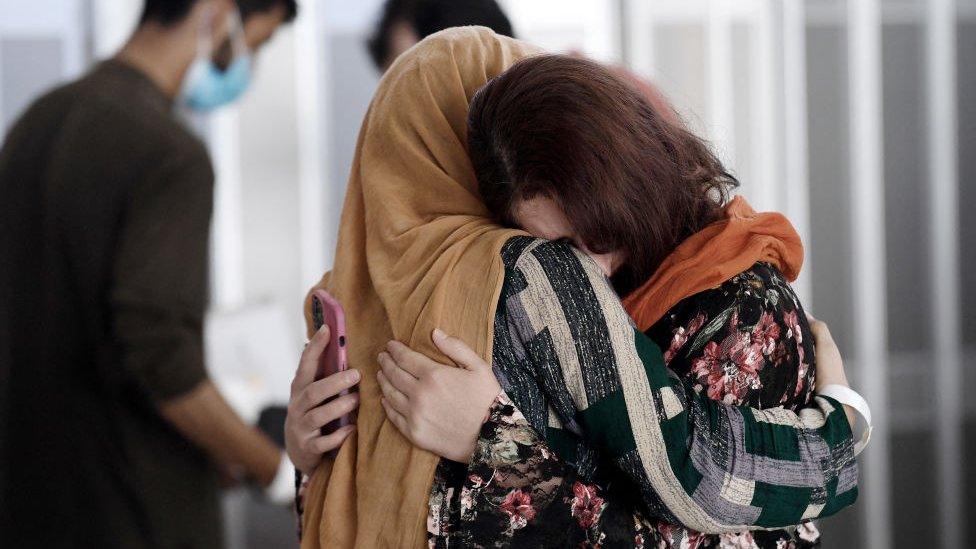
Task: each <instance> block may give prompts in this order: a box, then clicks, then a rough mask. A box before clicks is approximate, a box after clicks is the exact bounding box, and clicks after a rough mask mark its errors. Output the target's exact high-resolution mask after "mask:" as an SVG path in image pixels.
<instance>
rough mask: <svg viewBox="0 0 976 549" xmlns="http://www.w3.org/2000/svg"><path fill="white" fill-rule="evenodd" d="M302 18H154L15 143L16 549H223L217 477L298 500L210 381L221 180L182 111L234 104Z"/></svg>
mask: <svg viewBox="0 0 976 549" xmlns="http://www.w3.org/2000/svg"><path fill="white" fill-rule="evenodd" d="M296 11H297V6H296V2H295V0H238V1H237V2H233V1H231V0H147V1H146V4H145V7H144V10H143V13H142V17H141V20H140V22H139V25H138V27H137V28H136V30H135V31H134V33H133V35H132V36H131V37H130V39H129V40H128V42H127V43H126V44H125V45H124V46H123V48H122V49H121V51H119V53H118V54H117V55H116V56H115V57H114V58H112V59H109V60H107V61H105V62H103V63H101V64H99V65H98V66H97V67H95V68H94V69H93V70H92V71H91V72H90V73H89V74H87V75H85V76H84V77H82V78H81V79H79V80H78V81H75V82H72V83H69V84H67V85H65V86H62V87H60V88H58V89H55V90H53V91H51V92H50V93H48V94H46V95H45V96H44V97H42V98H40V99H38V100H37V101H36V102H35V103H34V104H33V105H32V106H31V107H30V108H29V109H28V110H27V112H26V113H25V114H24V115H23V117H22V118H21V119H20V120H19V121H18V122H17V123H16V124H15V125H14V126H13V128H12V130H11V132H10V133H9V135H8V136H7V138H6V142H5V144H4V146H3V149H2V151H0V196H2V198H0V204H2V207H0V209H2V211H0V224H2V227H0V234H3V237H2V238H3V240H2V242H0V256H2V257H3V262H4V269H3V278H4V279H3V280H2V281H0V282H2V288H3V292H5V293H4V294H2V295H0V312H2V314H3V315H5V317H4V318H0V326H3V327H4V332H5V333H4V334H3V337H4V338H5V339H6V340H7V342H6V346H5V348H4V357H3V358H4V359H5V360H6V361H8V365H7V366H6V367H5V370H6V372H8V374H7V375H9V380H5V385H6V387H5V390H6V391H8V392H9V398H8V399H7V402H6V403H5V408H6V415H7V417H6V418H5V419H6V422H5V429H4V433H3V437H4V440H5V442H6V450H5V457H6V459H7V461H8V463H6V464H4V467H3V469H2V471H3V475H4V478H3V479H2V482H3V485H4V494H3V503H2V505H3V509H2V512H0V516H2V518H0V520H2V521H3V523H2V524H0V526H2V530H3V532H4V534H3V536H2V537H3V540H4V544H5V545H7V546H10V547H28V546H30V547H34V546H41V547H64V546H80V545H83V546H91V547H219V546H220V545H221V537H222V536H221V530H222V528H221V521H220V514H219V501H218V482H219V479H220V476H221V472H222V473H224V475H225V479H227V480H236V481H239V480H245V479H246V480H249V481H251V482H253V483H255V484H257V485H260V486H263V487H269V486H272V485H273V486H275V487H278V489H279V491H280V490H281V487H282V486H283V487H284V490H286V491H287V490H289V485H290V484H291V482H292V474H293V473H292V469H291V466H290V464H289V463H287V459H283V453H282V450H281V449H280V448H278V447H277V446H276V445H275V444H274V443H273V442H272V441H271V440H270V439H269V438H268V437H266V436H264V435H263V434H261V433H260V432H259V431H258V430H256V429H254V428H253V427H251V426H249V425H247V424H245V422H244V421H243V420H242V419H241V418H240V417H239V416H238V415H237V414H236V413H235V412H234V411H233V410H232V409H231V407H230V406H229V405H228V404H227V402H226V401H225V400H224V398H222V396H221V394H220V393H219V392H218V391H217V389H216V388H215V387H214V385H213V384H212V383H211V381H209V379H208V375H207V370H206V368H205V366H204V359H203V356H204V355H203V341H202V324H203V318H204V311H205V309H206V306H207V299H208V298H207V293H208V292H207V284H208V276H207V262H208V241H209V238H210V233H209V231H210V218H211V211H212V207H213V186H214V174H213V170H212V167H211V163H210V158H209V156H208V154H207V150H206V148H205V147H204V144H203V143H202V142H201V141H200V140H199V139H198V138H197V137H195V136H194V135H192V134H191V133H190V132H189V131H188V130H187V129H185V128H184V126H183V125H181V123H180V122H179V121H178V119H177V118H176V117H175V116H174V108H175V107H176V106H177V105H184V106H186V107H188V108H190V109H194V110H197V111H201V112H206V111H210V110H212V109H215V108H217V107H219V106H221V105H225V104H227V103H230V102H232V101H234V100H235V99H237V98H238V97H239V96H240V95H241V94H242V93H243V92H244V90H245V89H246V88H247V86H248V83H249V81H250V75H251V70H252V66H253V57H252V55H253V54H254V53H256V52H257V51H258V50H260V49H261V47H262V46H263V45H264V44H265V43H266V42H267V41H268V40H269V39H270V38H271V37H272V36H273V35H274V33H275V31H276V30H277V29H278V28H279V27H280V26H281V25H283V24H284V23H286V22H289V21H291V20H292V19H294V17H295V15H296ZM276 479H277V480H276Z"/></svg>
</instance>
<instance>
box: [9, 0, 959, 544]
mask: <svg viewBox="0 0 976 549" xmlns="http://www.w3.org/2000/svg"><path fill="white" fill-rule="evenodd" d="M501 3H502V5H503V6H504V7H505V8H506V10H507V12H508V15H509V17H510V18H511V20H512V22H513V24H514V26H515V31H516V33H517V34H518V35H519V37H520V38H523V39H526V40H529V41H533V42H536V43H538V44H541V45H543V46H545V47H547V48H549V49H552V50H554V51H568V50H579V51H582V52H584V53H586V54H588V55H591V56H594V57H596V58H598V59H601V60H605V61H609V62H614V63H622V64H626V65H628V66H630V67H631V68H633V69H634V70H636V71H637V72H638V73H640V74H641V75H643V76H645V77H647V78H649V79H650V80H651V81H653V82H654V83H656V84H657V85H659V86H660V87H661V88H662V89H663V90H664V92H665V93H666V94H667V95H668V97H669V98H670V99H671V100H672V101H673V103H674V104H675V105H676V106H677V108H678V109H679V111H680V112H681V113H682V115H683V116H684V117H685V119H686V121H687V122H688V123H689V124H690V125H691V126H692V127H693V128H695V129H696V130H697V131H699V132H701V133H702V134H703V135H705V136H707V137H708V138H709V140H711V142H712V143H713V145H714V147H715V148H716V149H717V151H718V152H719V154H720V155H721V156H722V158H723V159H724V160H725V161H726V162H727V163H728V165H729V166H731V167H732V168H733V170H734V171H735V173H736V174H737V175H738V177H739V178H740V180H741V181H742V182H743V187H742V189H741V192H742V193H744V194H746V195H747V196H748V198H749V199H750V201H751V202H752V203H753V204H754V205H755V206H757V207H758V208H761V209H778V210H782V211H784V212H786V213H787V215H788V216H789V217H790V218H791V219H792V221H793V222H794V224H795V225H796V226H797V228H798V229H799V230H800V232H801V234H802V236H803V238H804V241H805V243H806V244H807V251H808V253H807V262H806V264H805V268H804V274H803V276H802V277H801V279H800V280H799V281H798V283H797V286H798V289H799V291H800V294H801V296H802V297H803V299H804V301H805V302H806V304H807V307H808V309H809V310H811V311H812V312H813V313H814V314H815V315H817V316H818V317H821V318H823V319H825V320H826V321H828V322H829V323H830V325H831V328H832V331H833V333H834V334H835V336H836V338H837V340H838V343H839V344H840V346H841V348H842V351H843V352H844V354H845V356H846V359H847V361H848V364H849V371H850V372H851V373H852V377H853V379H852V381H853V383H854V384H855V386H856V387H857V388H858V389H860V390H862V391H863V393H864V394H865V396H866V397H867V398H868V400H869V401H870V402H871V404H872V407H873V408H874V411H875V412H874V413H875V418H876V427H875V434H874V437H875V438H874V439H873V443H872V445H871V448H870V449H869V450H868V451H867V452H866V454H865V455H864V458H863V460H862V473H863V479H864V480H863V482H862V491H861V499H860V501H859V503H858V505H857V506H856V507H855V508H854V509H853V510H850V511H845V512H844V513H842V514H841V515H840V516H838V517H835V518H832V519H828V520H826V521H824V522H823V523H822V525H821V526H822V530H824V536H825V537H824V539H825V546H826V547H868V548H872V549H881V548H888V547H899V548H902V547H904V548H916V547H959V546H965V545H968V543H967V541H966V540H967V539H968V536H967V530H968V528H967V527H968V526H969V525H970V522H971V521H972V519H974V518H976V511H974V509H976V465H974V464H973V462H969V461H968V460H967V459H966V457H970V458H971V457H973V456H974V455H976V453H974V452H976V403H974V401H973V400H970V399H967V398H965V395H966V394H972V393H974V392H976V374H974V371H976V370H974V365H976V364H974V363H976V359H974V358H973V357H974V356H976V353H974V351H976V313H974V311H976V284H974V282H973V279H972V277H971V276H969V275H968V273H972V272H974V270H976V217H974V216H972V215H969V211H968V210H969V208H968V207H967V205H968V206H972V205H973V204H974V203H976V184H974V181H976V168H974V164H973V163H971V162H969V160H971V159H972V158H973V157H972V156H970V155H976V101H974V98H976V0H846V1H845V0H682V1H680V2H679V1H677V0H672V1H667V2H660V1H657V2H655V1H652V0H559V1H556V0H507V1H502V2H501ZM301 4H302V11H301V14H300V16H299V18H298V20H297V21H296V22H295V24H294V25H293V26H292V27H290V28H288V29H286V30H284V31H283V32H282V33H281V34H280V35H279V36H278V37H277V38H276V39H275V40H274V42H273V43H272V44H271V45H270V47H269V48H267V49H266V51H264V52H262V54H261V56H260V57H259V59H258V70H257V79H256V81H255V83H254V86H253V88H252V89H251V90H250V91H249V93H248V95H247V96H246V97H245V99H244V100H243V102H241V103H240V104H239V105H237V106H235V107H231V108H229V109H226V110H224V111H222V112H220V113H218V114H216V115H214V116H213V117H212V118H211V119H210V120H204V121H197V123H198V125H199V127H200V128H201V131H202V132H203V133H204V134H205V136H206V138H207V140H208V143H209V144H210V147H211V152H212V155H213V158H214V161H215V164H216V166H217V169H218V189H217V211H216V214H215V220H214V247H213V250H214V252H213V267H214V268H213V290H214V291H213V300H214V303H213V314H212V320H211V322H210V325H209V326H208V346H209V347H208V356H209V357H210V368H211V371H212V372H213V374H214V376H215V377H216V378H217V379H218V381H219V382H220V383H221V385H222V387H223V388H224V389H225V390H226V391H228V392H229V393H230V395H231V397H232V399H233V401H234V403H235V405H236V406H237V407H238V408H239V409H240V410H241V411H242V413H243V414H245V416H247V417H249V418H253V417H254V416H255V415H256V411H257V409H258V408H259V407H260V406H262V405H264V404H266V403H270V402H283V401H285V400H286V398H287V387H288V381H289V380H290V377H291V374H292V370H293V368H294V363H295V358H296V357H297V356H298V350H299V349H300V345H301V342H302V340H303V338H304V333H303V321H302V318H301V300H302V298H303V296H304V293H305V290H306V288H308V287H309V286H310V285H311V284H312V283H314V282H315V281H317V280H318V278H319V277H320V276H321V275H322V273H323V272H324V271H325V270H326V269H327V268H328V267H329V265H330V264H331V257H332V250H333V248H334V246H335V229H336V226H337V222H338V214H339V211H340V208H341V204H342V197H343V193H344V188H345V182H346V176H347V173H348V170H349V165H350V162H351V158H352V152H353V148H354V144H355V140H356V135H357V132H358V129H359V124H360V122H361V119H362V115H363V114H364V113H365V110H366V108H367V106H368V102H369V100H370V98H371V96H372V92H373V90H374V88H375V86H376V84H377V82H378V79H379V75H378V74H377V72H376V71H375V69H374V68H373V66H372V64H371V63H370V61H369V58H368V56H367V53H366V50H365V46H364V41H365V37H366V35H367V34H368V32H369V30H370V29H371V25H372V24H373V23H374V21H375V18H376V15H377V10H378V7H379V5H380V0H357V1H350V0H318V1H316V0H306V1H304V2H301ZM141 5H142V3H141V2H140V1H139V0H33V1H32V2H29V3H28V2H22V1H21V0H0V129H5V128H7V127H9V126H10V125H11V123H12V122H13V121H14V120H15V119H16V118H17V116H18V115H19V113H20V112H21V110H22V109H23V108H24V107H25V106H26V105H27V104H28V103H29V102H30V101H31V100H32V99H33V98H34V97H36V96H37V95H38V94H39V93H41V92H42V91H44V90H46V89H47V88H49V87H51V86H53V85H55V84H56V83H59V82H61V81H63V80H65V79H70V78H73V77H76V76H78V75H79V74H80V73H82V72H83V71H84V70H86V68H87V67H89V66H90V65H91V64H92V63H94V62H95V61H97V60H98V59H100V58H103V57H105V56H108V55H110V54H111V53H112V52H113V51H114V50H115V48H117V47H118V46H119V45H120V44H121V42H122V41H123V40H124V39H125V37H126V36H127V34H128V32H129V31H130V30H131V27H132V26H133V24H134V21H135V19H136V17H137V15H138V13H139V11H140V9H141ZM256 340H260V341H262V342H266V344H262V345H256V344H255V341H256ZM226 505H227V510H228V515H227V528H228V532H229V536H228V542H229V545H230V546H232V547H268V546H282V545H287V544H290V543H293V536H294V523H293V521H292V519H291V517H290V515H289V511H288V510H286V509H278V508H272V507H270V506H267V505H264V504H261V503H259V502H257V501H256V500H253V499H251V498H250V497H249V496H248V495H246V494H244V493H241V492H238V493H233V494H231V495H229V496H228V497H227V504H226Z"/></svg>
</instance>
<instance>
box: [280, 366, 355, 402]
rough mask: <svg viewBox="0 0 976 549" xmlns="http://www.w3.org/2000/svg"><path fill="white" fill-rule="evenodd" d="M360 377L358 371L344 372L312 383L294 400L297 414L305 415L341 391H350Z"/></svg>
mask: <svg viewBox="0 0 976 549" xmlns="http://www.w3.org/2000/svg"><path fill="white" fill-rule="evenodd" d="M360 377H361V374H360V373H359V370H346V371H344V372H336V373H334V374H332V375H331V376H328V377H324V378H322V379H320V380H318V381H314V382H312V383H311V384H310V385H307V386H306V387H305V389H304V390H303V391H302V392H301V394H300V395H299V396H298V398H296V399H294V400H295V407H296V410H297V412H298V413H305V412H307V411H309V410H311V409H312V408H315V407H316V406H318V405H319V404H322V402H324V401H326V400H327V399H330V398H332V397H334V396H336V395H338V394H339V393H341V392H342V391H344V390H346V389H351V388H352V387H353V386H355V385H356V384H357V383H359V379H360Z"/></svg>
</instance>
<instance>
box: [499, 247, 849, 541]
mask: <svg viewBox="0 0 976 549" xmlns="http://www.w3.org/2000/svg"><path fill="white" fill-rule="evenodd" d="M513 243H514V244H513V245H512V246H511V247H507V248H506V252H503V256H504V258H505V260H506V264H507V265H508V267H509V268H510V271H511V273H510V275H511V278H512V279H513V280H516V281H517V283H516V284H513V285H512V286H511V287H510V288H509V291H507V292H503V296H502V297H503V299H505V300H506V311H507V322H508V328H509V329H508V330H507V331H506V334H505V335H507V336H512V337H518V338H519V339H520V340H521V341H522V342H524V344H525V352H526V353H527V354H528V356H529V357H530V358H531V360H532V363H533V368H534V369H535V372H534V374H533V375H534V376H535V379H536V381H537V382H538V383H540V384H541V385H542V387H543V391H542V392H543V398H542V399H541V401H540V400H537V399H531V401H529V402H522V401H521V400H522V398H523V395H522V394H520V392H522V391H520V389H519V388H518V387H512V389H513V390H514V392H515V394H512V393H510V396H512V398H513V400H514V401H515V402H516V404H517V405H518V406H519V407H520V409H523V406H525V405H529V406H532V407H535V406H538V405H540V404H541V405H542V408H541V410H539V412H541V413H535V414H532V415H533V416H534V417H537V419H535V420H532V419H530V421H531V422H532V423H533V425H535V426H536V427H537V429H539V428H540V427H541V429H539V430H540V431H542V432H548V433H550V435H558V437H557V438H559V444H558V446H559V447H561V448H567V447H568V446H572V444H571V441H572V440H573V439H572V437H571V434H570V433H567V430H568V431H570V432H571V433H577V434H585V435H586V436H585V438H578V439H577V440H578V442H577V444H576V446H575V450H576V451H574V452H572V454H574V455H573V457H574V461H575V462H576V466H577V468H578V469H579V470H580V473H581V474H584V475H585V474H586V473H591V474H594V475H595V476H597V477H599V476H600V475H599V472H598V471H596V470H595V465H593V464H595V463H598V462H599V460H598V459H597V455H598V454H599V453H600V452H606V453H609V455H610V457H613V458H614V459H615V460H616V461H617V463H618V466H619V468H620V469H621V470H622V471H624V472H625V473H628V474H629V475H630V476H631V478H632V479H633V480H634V482H635V483H636V485H638V486H640V488H641V491H642V492H643V495H644V501H645V503H647V505H648V507H650V508H651V511H652V512H654V513H655V514H657V515H659V516H661V517H662V518H664V519H665V520H669V521H672V522H674V521H677V522H680V523H682V524H684V525H686V526H689V527H691V528H694V529H697V530H700V531H707V532H736V531H741V530H743V529H746V528H747V527H749V528H755V527H756V526H766V525H770V527H775V526H783V525H785V524H791V523H797V522H799V521H800V520H801V519H802V518H810V517H812V516H819V515H820V514H826V513H827V512H828V511H830V510H831V509H832V508H834V507H836V506H837V505H841V506H843V502H844V501H852V499H851V498H853V497H856V478H857V475H856V466H855V464H854V462H853V454H852V453H848V450H849V448H846V447H845V446H844V444H840V445H837V446H831V444H836V443H838V442H842V441H844V440H846V439H845V438H844V437H843V436H840V435H838V434H837V433H834V432H831V431H830V429H828V428H827V427H828V425H829V424H828V422H827V421H826V417H825V416H826V415H829V414H830V413H832V412H833V411H834V410H833V407H832V405H831V403H830V402H829V401H828V400H826V399H821V400H820V401H819V402H818V404H819V405H820V407H821V408H820V410H817V409H806V410H805V411H804V412H803V413H802V415H801V416H799V417H798V416H797V415H796V414H792V413H789V412H785V411H777V410H771V411H764V412H757V411H754V410H752V409H749V408H741V409H740V408H734V407H729V406H722V405H720V404H718V403H716V402H713V401H710V400H707V399H702V398H700V397H698V396H697V395H695V394H694V393H693V392H690V395H689V392H686V389H685V387H684V386H683V385H682V383H681V382H680V381H679V380H678V379H677V378H676V377H674V376H673V375H669V372H668V371H667V369H666V368H665V366H664V363H663V358H662V356H661V352H660V349H658V348H657V346H656V345H654V343H653V342H651V341H650V340H649V339H648V338H646V337H645V336H644V335H643V334H642V333H640V332H638V331H636V330H635V329H634V328H633V326H632V324H631V322H630V319H629V317H628V316H627V314H626V312H625V311H624V310H623V307H622V306H621V305H620V301H619V299H618V297H617V296H616V294H615V293H614V292H613V290H612V288H611V287H610V285H609V283H608V282H607V280H606V279H605V278H604V276H603V274H602V272H601V271H600V269H599V267H598V266H597V265H596V264H595V263H594V262H593V261H592V260H590V259H589V258H588V257H586V256H585V255H583V254H581V253H580V252H578V251H576V250H574V249H572V248H570V247H568V246H566V245H563V244H558V243H552V242H545V241H532V240H530V239H513ZM513 250H518V253H515V252H513ZM498 334H499V332H498V329H497V327H496V338H497V336H498ZM497 344H498V341H496V345H497ZM508 356H509V357H511V356H512V355H511V354H509V355H508ZM500 358H502V357H499V356H498V353H496V356H495V361H496V368H497V369H499V370H502V371H503V373H505V374H507V373H508V372H509V371H515V370H517V369H518V366H516V365H514V364H504V361H501V362H500V361H499V359H500ZM522 364H523V367H524V362H522ZM509 381H511V380H509ZM511 385H513V386H514V385H517V384H511ZM524 396H529V395H524ZM549 407H551V408H552V410H553V411H554V413H555V414H556V415H557V416H558V420H559V421H560V422H561V423H562V424H563V425H564V426H565V428H566V429H559V428H556V426H555V422H553V421H551V420H550V419H549V417H550V412H549ZM523 412H527V413H526V417H529V416H530V413H532V412H531V411H530V410H525V409H523ZM838 413H840V412H838ZM536 421H539V423H541V425H540V424H537V423H536ZM845 421H846V420H845ZM835 423H836V422H835ZM550 424H553V425H550ZM845 425H846V423H845ZM547 429H548V431H547ZM550 438H553V437H551V436H550ZM848 438H849V437H848ZM560 454H562V452H560ZM764 454H772V455H764ZM847 456H850V458H849V459H848V458H847ZM584 464H586V465H585V466H584ZM838 494H842V495H841V496H838ZM838 508H839V507H838Z"/></svg>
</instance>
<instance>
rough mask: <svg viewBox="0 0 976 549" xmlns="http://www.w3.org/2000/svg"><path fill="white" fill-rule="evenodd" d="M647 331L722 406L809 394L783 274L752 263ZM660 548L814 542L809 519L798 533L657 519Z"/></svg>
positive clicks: (800, 321) (802, 338)
mask: <svg viewBox="0 0 976 549" xmlns="http://www.w3.org/2000/svg"><path fill="white" fill-rule="evenodd" d="M647 335H649V336H650V337H651V339H653V340H654V342H655V343H657V344H658V346H659V347H661V349H667V351H665V352H664V361H665V363H666V364H667V365H668V368H670V369H671V370H672V371H673V372H675V373H676V374H678V375H679V376H682V377H684V378H686V379H692V380H694V381H695V385H694V389H695V390H696V391H697V392H698V393H705V394H707V395H708V397H709V398H711V399H712V400H719V401H722V402H724V403H726V404H734V405H745V406H755V407H756V408H773V407H777V406H783V407H785V408H788V409H790V410H793V411H797V410H799V409H800V408H802V407H803V406H805V405H807V404H808V403H809V402H810V400H811V398H812V396H813V388H814V385H815V380H814V373H815V368H814V352H815V348H814V346H813V337H812V335H811V333H810V325H809V323H808V322H807V318H806V313H805V312H804V311H803V307H802V306H801V305H800V302H799V300H798V299H797V297H796V294H795V293H794V292H793V289H792V288H791V287H790V285H789V283H788V282H787V281H786V280H785V279H784V278H783V275H782V274H781V273H780V272H779V271H778V270H777V269H776V268H774V267H773V266H771V265H769V264H767V263H757V264H756V265H754V266H753V267H752V268H751V269H749V270H748V271H745V272H743V273H741V274H739V275H737V276H735V277H733V278H731V279H729V280H728V281H726V282H725V283H724V284H722V285H721V286H719V287H717V288H713V289H711V290H707V291H704V292H700V293H698V294H696V295H694V296H692V297H690V298H688V299H685V300H683V301H681V302H680V303H678V304H677V305H676V306H675V307H673V308H672V309H671V310H670V311H668V313H667V314H666V315H665V317H664V318H663V319H661V320H660V321H659V322H657V323H656V324H655V325H654V326H652V327H651V329H650V330H648V331H647ZM655 528H656V529H657V531H658V532H659V533H660V534H661V535H662V537H663V538H664V540H665V542H666V543H665V545H664V546H665V547H688V548H689V549H697V548H705V547H723V548H724V547H734V548H740V547H741V548H754V547H758V548H760V549H767V548H769V549H780V548H797V549H799V548H807V547H816V546H819V540H820V533H819V531H818V530H817V528H816V526H815V525H814V524H813V523H812V522H807V523H804V524H803V525H801V526H800V527H798V528H797V529H796V531H795V532H790V531H787V530H779V531H773V532H765V531H759V532H743V533H741V534H724V535H721V536H717V535H705V534H701V533H698V532H693V531H690V530H687V529H684V528H682V527H680V526H676V525H672V524H667V523H663V522H657V523H656V524H655Z"/></svg>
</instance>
